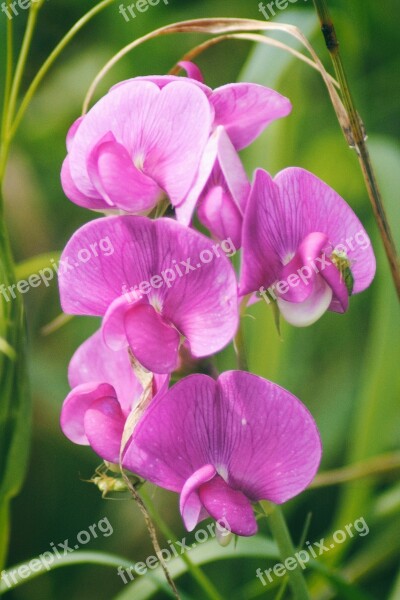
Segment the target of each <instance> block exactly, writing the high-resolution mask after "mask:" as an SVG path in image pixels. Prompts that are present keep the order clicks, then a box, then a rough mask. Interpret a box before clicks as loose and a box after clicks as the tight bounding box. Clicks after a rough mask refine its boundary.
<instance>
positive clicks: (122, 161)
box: [61, 78, 213, 213]
mask: <svg viewBox="0 0 400 600" xmlns="http://www.w3.org/2000/svg"><path fill="white" fill-rule="evenodd" d="M212 119H213V111H212V109H211V106H210V103H209V102H208V99H207V97H206V95H205V94H204V93H203V92H202V91H201V90H200V89H199V88H198V87H197V86H195V85H193V84H191V83H190V82H188V81H186V80H184V79H183V78H181V79H180V80H179V81H174V82H171V83H170V84H169V85H167V86H165V88H164V89H162V90H161V89H160V88H159V87H158V86H157V85H156V84H155V83H153V82H151V81H143V80H136V81H135V80H133V81H130V82H127V83H125V84H124V85H120V86H118V87H115V88H114V89H112V90H111V91H110V92H109V93H108V94H107V95H106V96H104V97H103V98H102V99H101V100H100V101H99V102H97V104H96V105H95V106H94V107H93V108H92V109H91V110H90V111H89V113H88V114H87V115H85V116H84V117H81V118H80V119H78V120H77V121H76V122H75V123H74V125H73V126H72V127H71V129H70V131H69V133H68V137H67V147H68V156H67V158H66V159H65V161H64V164H63V168H62V172H61V180H62V185H63V189H64V192H65V194H66V195H67V196H68V198H69V199H70V200H72V201H73V202H75V203H76V204H79V205H80V206H85V207H86V208H92V209H94V210H102V211H104V210H110V209H111V210H116V209H121V210H124V211H127V212H131V213H142V212H146V211H149V210H151V209H152V208H153V207H154V206H155V205H156V204H157V203H158V201H159V200H160V199H161V197H162V196H163V195H164V194H167V195H168V196H169V198H170V200H171V202H172V204H174V205H176V204H179V203H180V202H181V201H182V200H183V199H184V198H185V196H186V195H187V193H188V191H189V189H190V187H191V185H192V182H193V180H194V178H195V175H196V172H197V169H198V167H199V163H200V159H201V157H202V154H203V151H204V149H205V145H206V143H207V140H208V138H209V135H210V131H211V124H212Z"/></svg>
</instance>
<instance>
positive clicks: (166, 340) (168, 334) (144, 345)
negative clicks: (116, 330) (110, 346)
mask: <svg viewBox="0 0 400 600" xmlns="http://www.w3.org/2000/svg"><path fill="white" fill-rule="evenodd" d="M124 324H125V330H126V335H127V339H128V342H129V346H130V348H131V349H132V352H133V354H134V356H135V357H136V358H137V359H138V361H139V362H140V363H141V364H142V365H143V366H144V367H145V368H146V369H148V370H149V371H152V372H153V373H171V372H172V371H174V370H175V369H176V367H177V363H178V350H179V344H180V335H179V332H178V331H177V330H176V329H174V327H172V326H171V325H169V324H168V323H166V322H165V321H164V319H163V318H162V317H161V315H160V314H159V313H157V312H156V311H155V310H154V308H153V307H152V306H150V305H149V304H141V303H138V304H136V305H135V306H134V307H132V308H131V309H130V310H129V311H128V312H127V313H126V314H125V320H124Z"/></svg>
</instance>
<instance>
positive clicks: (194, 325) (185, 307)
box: [59, 216, 238, 373]
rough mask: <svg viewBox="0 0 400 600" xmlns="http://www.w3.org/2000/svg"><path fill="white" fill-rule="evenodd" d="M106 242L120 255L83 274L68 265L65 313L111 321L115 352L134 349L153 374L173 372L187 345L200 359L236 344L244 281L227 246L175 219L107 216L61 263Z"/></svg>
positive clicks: (62, 276) (63, 285) (63, 280)
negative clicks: (239, 295) (240, 285)
mask: <svg viewBox="0 0 400 600" xmlns="http://www.w3.org/2000/svg"><path fill="white" fill-rule="evenodd" d="M102 238H109V240H111V241H112V244H113V253H112V254H108V255H104V254H100V255H99V254H98V253H97V255H96V256H92V258H91V259H90V262H87V263H86V264H80V265H78V267H74V265H73V264H71V263H67V265H66V268H64V269H62V270H61V271H60V273H59V284H60V296H61V304H62V307H63V310H64V312H66V313H69V314H80V315H97V316H103V317H104V319H103V325H102V329H103V335H104V339H105V341H106V343H107V345H108V346H109V347H110V348H111V349H114V350H118V349H122V348H128V347H130V348H131V350H132V352H133V354H134V355H135V357H136V358H137V360H138V361H139V362H140V363H141V364H142V365H143V366H144V367H145V368H146V369H148V370H149V371H152V372H153V373H170V372H172V371H173V370H174V369H175V368H176V366H177V362H178V351H179V347H180V345H181V344H182V343H186V344H187V345H188V347H189V350H190V351H191V353H192V355H193V356H195V357H197V358H199V357H204V356H209V355H211V354H213V353H215V352H218V351H219V350H221V349H222V348H223V347H224V346H225V345H227V344H228V343H229V342H230V341H231V340H232V338H233V336H234V335H235V332H236V329H237V324H238V302H237V281H236V276H235V273H234V270H233V268H232V266H231V265H230V262H229V260H228V259H227V257H226V252H225V251H226V250H227V246H226V244H225V245H223V244H220V245H219V244H214V245H213V244H212V242H211V240H209V239H208V238H206V237H205V236H203V235H201V234H199V233H197V232H195V231H194V230H192V229H189V228H187V227H184V226H183V225H181V224H179V223H177V222H176V221H173V220H172V219H157V220H155V221H152V220H150V219H148V218H146V217H133V216H121V217H106V218H102V219H97V220H95V221H92V222H91V223H88V224H86V225H84V226H83V227H82V228H81V229H79V230H78V231H77V232H76V233H75V234H74V235H73V236H72V238H71V240H70V241H69V242H68V244H67V246H66V248H65V250H64V252H63V256H62V257H61V261H63V260H64V261H65V257H73V256H77V255H78V253H79V250H80V249H81V248H95V247H96V244H97V242H98V240H99V239H102ZM224 250H225V251H224ZM230 250H231V251H234V249H232V247H231V246H230ZM61 264H64V263H63V262H62V263H61Z"/></svg>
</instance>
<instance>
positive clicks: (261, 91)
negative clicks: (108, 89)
mask: <svg viewBox="0 0 400 600" xmlns="http://www.w3.org/2000/svg"><path fill="white" fill-rule="evenodd" d="M181 66H182V67H183V68H184V69H185V70H186V71H187V73H188V75H189V77H191V78H189V79H184V81H189V82H191V83H192V85H194V86H196V87H198V88H199V89H201V90H202V91H203V92H204V94H205V95H206V96H207V98H208V99H209V102H210V105H211V108H212V111H213V114H214V119H213V123H212V128H211V132H210V134H211V136H210V138H209V141H208V144H207V145H206V147H205V150H204V153H203V156H202V160H201V163H200V166H199V170H198V173H197V176H196V178H195V180H194V181H193V185H192V186H191V189H190V190H189V192H188V194H187V195H186V197H185V198H184V199H183V200H182V202H180V203H177V204H176V216H177V219H178V221H180V222H181V223H183V224H185V225H188V224H189V223H190V221H191V218H192V215H193V211H194V209H195V207H196V204H197V203H198V201H200V203H201V204H202V209H201V211H200V213H199V216H200V218H201V220H202V222H203V224H204V225H205V226H206V227H207V228H208V229H210V231H211V232H212V233H213V234H214V235H215V237H217V238H218V239H225V238H226V237H228V236H229V237H231V238H232V239H233V240H234V241H235V245H236V247H237V248H239V247H240V238H241V235H240V233H241V226H242V219H243V211H244V208H245V202H246V200H247V196H248V192H249V189H248V181H247V176H246V174H245V172H244V169H243V167H242V165H241V163H240V159H239V157H238V156H237V153H236V151H238V150H242V149H243V148H245V147H246V146H248V145H249V144H251V142H253V141H254V140H255V139H256V138H257V137H258V136H259V135H260V133H262V131H263V130H264V129H265V128H266V127H267V126H268V125H269V124H270V123H272V122H273V121H275V120H276V119H280V118H282V117H286V116H287V115H288V114H289V113H290V112H291V110H292V105H291V103H290V101H289V100H288V99H287V98H285V97H284V96H281V94H279V93H278V92H276V91H275V90H271V89H270V88H267V87H264V86H262V85H258V84H255V83H230V84H228V85H224V86H222V87H219V88H216V89H215V90H212V89H211V88H209V87H207V86H206V85H204V83H203V76H202V74H201V72H200V70H199V69H198V67H197V66H196V65H194V64H193V63H190V62H184V63H181ZM182 79H183V78H182V77H175V76H172V75H164V76H148V77H137V78H135V79H130V80H128V83H129V82H132V81H151V82H153V83H155V84H156V85H157V86H158V87H159V88H160V89H163V88H164V87H165V86H168V85H170V84H171V83H173V82H177V81H182ZM126 83H127V82H121V83H119V84H117V87H118V88H119V87H120V86H123V85H126Z"/></svg>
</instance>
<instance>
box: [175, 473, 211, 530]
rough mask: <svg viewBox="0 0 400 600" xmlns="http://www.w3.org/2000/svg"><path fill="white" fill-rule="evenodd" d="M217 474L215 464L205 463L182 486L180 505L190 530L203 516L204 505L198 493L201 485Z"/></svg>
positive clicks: (183, 517)
mask: <svg viewBox="0 0 400 600" xmlns="http://www.w3.org/2000/svg"><path fill="white" fill-rule="evenodd" d="M215 474H216V470H215V467H213V465H205V466H204V467H201V468H200V469H198V470H197V471H196V472H195V473H193V475H192V476H191V477H189V479H188V480H187V481H186V482H185V485H184V486H183V488H182V492H181V497H180V502H179V507H180V511H181V515H182V519H183V522H184V523H185V527H186V529H187V530H188V531H192V530H193V529H194V528H195V527H196V525H197V524H198V523H199V521H200V520H201V517H202V516H203V514H202V513H203V505H202V502H201V500H200V497H199V493H198V490H199V487H200V486H201V485H202V484H203V483H206V482H207V481H209V480H210V479H212V478H213V477H214V475H215ZM204 518H205V517H204Z"/></svg>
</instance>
